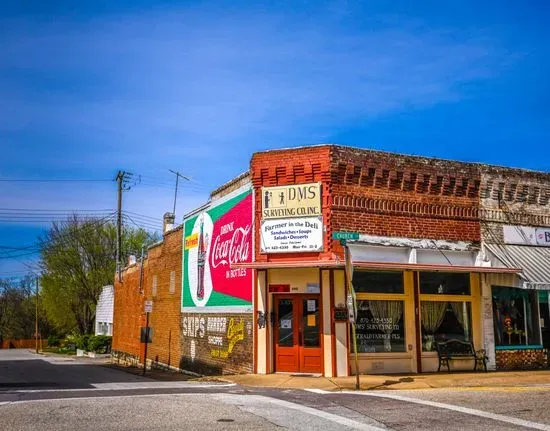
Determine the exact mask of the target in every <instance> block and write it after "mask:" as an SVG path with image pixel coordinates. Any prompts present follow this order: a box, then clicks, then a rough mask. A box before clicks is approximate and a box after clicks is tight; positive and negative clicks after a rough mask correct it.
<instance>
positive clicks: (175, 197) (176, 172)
mask: <svg viewBox="0 0 550 431" xmlns="http://www.w3.org/2000/svg"><path fill="white" fill-rule="evenodd" d="M168 170H169V171H170V172H172V173H173V174H175V175H176V191H175V193H174V210H173V211H172V214H174V217H176V201H177V199H178V180H179V179H180V177H181V178H182V179H184V180H187V181H189V178H187V177H186V176H185V175H182V174H180V173H179V172H178V171H173V170H172V169H168Z"/></svg>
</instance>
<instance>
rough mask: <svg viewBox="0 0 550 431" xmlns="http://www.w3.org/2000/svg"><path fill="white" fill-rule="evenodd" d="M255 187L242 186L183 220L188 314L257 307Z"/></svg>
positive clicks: (184, 295)
mask: <svg viewBox="0 0 550 431" xmlns="http://www.w3.org/2000/svg"><path fill="white" fill-rule="evenodd" d="M252 228H253V227H252V190H251V189H250V186H247V187H245V188H241V189H239V190H236V191H235V192H232V193H230V194H229V195H227V196H224V197H223V198H220V199H218V200H216V201H214V202H213V203H211V204H210V205H209V206H208V207H207V208H205V209H204V210H203V211H202V212H201V213H199V214H194V215H193V216H191V217H189V218H187V219H185V220H184V223H183V274H182V309H183V311H184V312H197V313H217V312H235V313H237V312H247V311H250V310H251V309H252V270H251V269H245V268H238V269H232V268H231V265H232V264H235V263H245V262H252Z"/></svg>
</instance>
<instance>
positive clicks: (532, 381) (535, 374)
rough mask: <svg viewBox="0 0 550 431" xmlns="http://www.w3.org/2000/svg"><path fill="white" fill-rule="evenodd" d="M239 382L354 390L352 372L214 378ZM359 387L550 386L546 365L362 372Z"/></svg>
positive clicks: (281, 386) (367, 388) (286, 386)
mask: <svg viewBox="0 0 550 431" xmlns="http://www.w3.org/2000/svg"><path fill="white" fill-rule="evenodd" d="M218 379H219V380H224V381H228V382H232V383H237V384H239V385H243V386H263V387H276V388H286V389H299V388H307V389H321V390H325V391H341V390H355V376H350V377H334V378H329V377H312V376H302V375H296V374H294V375H293V374H267V375H260V374H256V375H254V374H245V375H232V376H223V377H221V378H218ZM360 383H361V389H362V390H377V389H385V390H388V389H394V390H399V389H430V388H472V387H476V388H484V387H518V386H525V387H527V386H547V387H549V388H550V369H549V370H534V371H497V372H488V373H483V372H477V373H463V372H456V373H451V374H449V373H427V374H411V375H362V376H360Z"/></svg>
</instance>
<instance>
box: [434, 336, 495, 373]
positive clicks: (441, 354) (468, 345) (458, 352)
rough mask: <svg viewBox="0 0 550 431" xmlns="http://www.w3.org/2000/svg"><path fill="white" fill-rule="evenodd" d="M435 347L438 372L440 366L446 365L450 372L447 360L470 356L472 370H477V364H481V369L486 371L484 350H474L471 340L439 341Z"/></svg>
mask: <svg viewBox="0 0 550 431" xmlns="http://www.w3.org/2000/svg"><path fill="white" fill-rule="evenodd" d="M435 348H436V350H437V357H438V358H439V366H438V367H437V371H438V372H439V371H440V370H441V366H446V367H447V370H448V371H449V373H450V372H451V367H450V365H449V361H452V360H453V359H470V358H471V359H473V360H474V371H476V370H477V367H478V365H479V366H483V369H484V370H485V372H487V359H488V358H487V356H486V355H485V350H478V351H476V350H475V349H474V344H473V343H472V342H467V341H460V340H447V341H440V342H436V343H435Z"/></svg>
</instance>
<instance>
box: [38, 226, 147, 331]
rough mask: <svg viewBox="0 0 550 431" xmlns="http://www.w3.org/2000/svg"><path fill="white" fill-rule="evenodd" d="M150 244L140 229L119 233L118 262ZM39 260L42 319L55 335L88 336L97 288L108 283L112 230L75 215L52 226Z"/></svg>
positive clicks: (111, 268)
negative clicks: (54, 330) (74, 331)
mask: <svg viewBox="0 0 550 431" xmlns="http://www.w3.org/2000/svg"><path fill="white" fill-rule="evenodd" d="M155 240H156V238H155V237H151V236H150V235H149V234H148V233H147V232H146V231H145V230H143V229H133V228H129V227H126V228H125V229H123V232H122V250H121V256H122V259H123V262H125V261H127V259H128V256H129V255H130V254H137V253H138V252H139V251H140V250H141V247H142V246H143V245H145V246H146V245H148V244H150V243H152V242H154V241H155ZM41 258H42V266H43V275H42V278H41V284H42V298H43V303H44V308H45V310H46V312H47V315H48V318H49V319H50V320H51V321H52V323H53V324H54V325H55V327H56V328H57V329H58V330H59V332H61V333H67V332H70V331H73V330H76V331H77V332H79V333H81V334H89V333H92V332H93V329H94V319H95V309H96V304H97V301H98V298H99V294H100V293H101V289H102V287H103V286H105V285H108V284H112V283H113V281H114V276H115V271H116V227H115V226H114V225H113V224H112V223H111V222H109V221H105V220H103V219H93V218H86V219H81V218H78V217H77V216H73V217H71V218H70V219H68V220H67V221H65V222H62V223H53V225H52V227H51V229H50V231H49V232H48V233H47V234H46V235H45V236H44V237H43V238H42V239H41Z"/></svg>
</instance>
